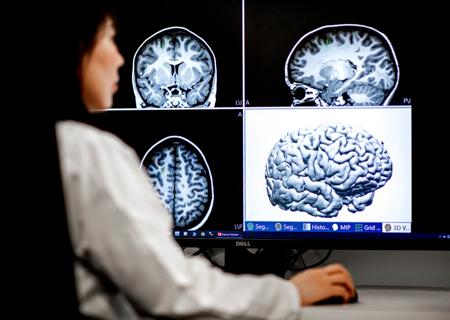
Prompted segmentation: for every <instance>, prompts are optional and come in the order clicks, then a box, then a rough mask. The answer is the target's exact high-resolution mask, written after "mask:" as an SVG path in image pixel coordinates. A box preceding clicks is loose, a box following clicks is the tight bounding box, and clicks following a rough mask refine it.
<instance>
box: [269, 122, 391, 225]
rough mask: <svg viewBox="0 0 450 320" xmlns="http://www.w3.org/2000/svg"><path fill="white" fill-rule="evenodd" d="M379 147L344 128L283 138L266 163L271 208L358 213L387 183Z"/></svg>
mask: <svg viewBox="0 0 450 320" xmlns="http://www.w3.org/2000/svg"><path fill="white" fill-rule="evenodd" d="M392 167H393V164H392V161H391V159H390V157H389V154H388V152H387V150H386V149H385V147H384V144H383V142H381V141H379V140H377V139H376V138H375V137H374V136H373V135H372V134H370V133H368V132H366V131H365V130H364V129H359V128H353V127H351V126H348V125H343V124H327V125H325V124H324V125H321V126H319V127H317V128H314V129H306V128H301V129H299V130H297V131H292V132H289V133H287V134H286V135H285V136H283V137H282V138H281V139H280V140H279V141H278V142H277V143H276V144H275V146H274V147H273V149H272V151H271V152H270V155H269V157H268V160H267V163H266V170H265V178H266V189H267V195H268V197H269V200H270V202H271V203H272V205H273V206H278V207H280V208H281V209H283V210H285V211H288V210H290V211H293V212H297V211H298V212H306V213H307V214H309V215H311V216H314V217H323V218H331V217H336V216H337V215H338V214H339V211H340V210H341V209H342V207H343V206H344V205H345V206H347V209H348V211H350V212H352V213H356V212H359V211H363V210H364V209H365V208H366V207H367V206H369V205H370V204H372V201H373V199H374V195H375V191H376V190H377V189H379V188H381V187H383V186H384V185H385V184H386V183H387V182H388V181H389V179H390V178H391V177H392V173H393V168H392Z"/></svg>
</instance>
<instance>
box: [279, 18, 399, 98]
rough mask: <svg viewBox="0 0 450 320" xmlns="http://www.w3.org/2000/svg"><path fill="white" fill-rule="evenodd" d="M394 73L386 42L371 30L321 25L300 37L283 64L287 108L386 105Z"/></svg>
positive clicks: (394, 64)
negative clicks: (288, 100)
mask: <svg viewBox="0 0 450 320" xmlns="http://www.w3.org/2000/svg"><path fill="white" fill-rule="evenodd" d="M399 76H400V69H399V66H398V62H397V58H396V55H395V52H394V49H393V47H392V45H391V43H390V41H389V39H388V38H387V37H386V36H385V35H384V34H382V33H381V32H379V31H378V30H375V29H374V28H371V27H369V26H364V25H354V24H343V25H329V26H323V27H321V28H318V29H316V30H313V31H311V32H309V33H308V34H306V35H304V36H303V37H302V38H301V39H300V40H299V41H298V42H297V43H296V44H295V46H294V48H293V49H292V51H291V53H290V54H289V56H288V58H287V61H286V65H285V81H286V84H287V85H288V87H289V90H290V92H291V95H292V99H293V100H292V106H304V105H309V106H374V105H387V104H389V101H390V100H391V98H392V96H393V94H394V92H395V90H396V88H397V85H398V81H399Z"/></svg>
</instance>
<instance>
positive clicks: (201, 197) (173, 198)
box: [141, 136, 214, 230]
mask: <svg viewBox="0 0 450 320" xmlns="http://www.w3.org/2000/svg"><path fill="white" fill-rule="evenodd" d="M141 165H142V167H144V169H145V171H146V172H147V174H148V177H149V178H150V181H151V183H152V184H153V186H154V189H155V190H156V192H157V193H158V194H159V195H160V197H161V199H162V200H163V202H164V204H165V205H166V207H167V208H168V209H169V211H170V212H171V213H172V215H173V219H174V226H175V228H176V229H182V230H196V229H198V228H200V227H201V226H202V225H203V224H204V223H205V221H206V220H207V219H208V217H209V214H210V212H211V208H212V205H213V200H214V192H213V190H214V189H213V180H212V176H211V172H210V170H209V166H208V164H207V162H206V159H205V158H204V156H203V154H202V153H201V151H200V149H198V147H196V146H195V145H194V144H193V143H192V142H191V141H189V140H187V139H185V138H183V137H179V136H170V137H167V138H165V139H163V140H161V141H159V142H158V143H156V144H155V145H154V146H152V147H151V148H150V149H149V150H148V152H147V153H146V155H145V156H144V158H143V159H142V164H141Z"/></svg>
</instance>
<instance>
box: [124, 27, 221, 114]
mask: <svg viewBox="0 0 450 320" xmlns="http://www.w3.org/2000/svg"><path fill="white" fill-rule="evenodd" d="M216 69H217V67H216V58H215V56H214V53H213V51H212V50H211V48H210V47H209V45H208V44H207V43H206V42H205V40H203V39H202V38H201V37H200V36H198V35H196V34H195V33H193V32H192V31H190V30H188V29H187V28H184V27H169V28H166V29H163V30H160V31H158V32H156V33H155V34H153V35H152V36H150V37H148V38H147V39H146V40H145V41H144V42H143V43H142V44H141V46H140V47H139V48H138V49H137V51H136V54H135V56H134V59H133V71H132V81H133V92H134V95H135V99H136V107H137V108H161V109H166V108H212V107H214V105H215V103H216V86H217V70H216Z"/></svg>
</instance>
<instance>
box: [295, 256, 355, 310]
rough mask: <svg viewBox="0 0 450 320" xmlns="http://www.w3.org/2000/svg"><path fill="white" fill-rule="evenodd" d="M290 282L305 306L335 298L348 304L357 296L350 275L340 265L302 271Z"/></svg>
mask: <svg viewBox="0 0 450 320" xmlns="http://www.w3.org/2000/svg"><path fill="white" fill-rule="evenodd" d="M289 281H290V282H291V283H293V284H294V286H295V287H296V288H297V290H298V292H299V294H300V297H301V304H302V305H303V306H307V305H312V304H314V303H316V302H318V301H321V300H324V299H327V298H329V297H335V296H340V297H342V298H343V299H344V301H345V302H347V301H349V299H350V298H351V297H352V296H354V295H355V294H356V291H355V285H354V284H353V279H352V277H351V275H350V273H349V272H348V270H347V269H346V268H345V267H344V266H342V265H341V264H338V263H335V264H331V265H328V266H325V267H320V268H312V269H309V270H305V271H302V272H300V273H298V274H296V275H295V276H293V277H292V278H291V279H290V280H289Z"/></svg>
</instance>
